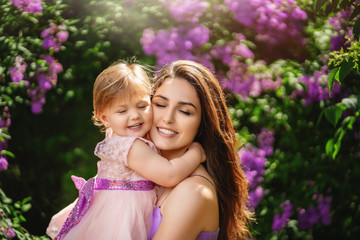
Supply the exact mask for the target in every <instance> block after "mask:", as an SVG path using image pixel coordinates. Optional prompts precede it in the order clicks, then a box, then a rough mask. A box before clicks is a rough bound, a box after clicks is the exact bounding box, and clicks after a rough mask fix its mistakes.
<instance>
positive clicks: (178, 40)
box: [141, 25, 211, 66]
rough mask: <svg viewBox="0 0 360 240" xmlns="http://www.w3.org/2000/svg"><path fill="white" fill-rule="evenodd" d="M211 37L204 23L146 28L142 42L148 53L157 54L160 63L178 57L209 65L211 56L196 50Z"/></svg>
mask: <svg viewBox="0 0 360 240" xmlns="http://www.w3.org/2000/svg"><path fill="white" fill-rule="evenodd" d="M209 37H210V30H209V29H208V28H206V27H205V26H203V25H195V26H192V27H186V26H181V27H173V28H171V29H169V30H159V31H157V32H155V31H154V30H152V29H145V30H144V32H143V36H142V38H141V44H142V46H143V48H144V52H145V53H146V54H155V55H156V57H157V63H158V65H161V66H162V65H164V64H167V63H170V62H172V61H174V60H178V59H188V60H196V61H198V62H200V63H203V64H204V65H205V66H209V65H211V64H210V57H209V56H208V57H207V56H202V55H201V54H200V53H197V52H196V49H198V48H201V47H202V46H203V45H204V44H205V43H206V42H207V41H208V40H209Z"/></svg>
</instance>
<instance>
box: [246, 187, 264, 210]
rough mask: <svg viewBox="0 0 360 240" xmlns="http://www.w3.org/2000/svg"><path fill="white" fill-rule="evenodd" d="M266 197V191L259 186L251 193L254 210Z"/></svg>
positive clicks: (250, 202)
mask: <svg viewBox="0 0 360 240" xmlns="http://www.w3.org/2000/svg"><path fill="white" fill-rule="evenodd" d="M264 195H265V190H264V189H263V188H262V187H261V186H257V187H256V188H255V189H251V190H250V191H249V204H250V207H251V208H252V209H254V208H256V207H257V206H258V205H259V203H260V201H261V199H262V197H263V196H264Z"/></svg>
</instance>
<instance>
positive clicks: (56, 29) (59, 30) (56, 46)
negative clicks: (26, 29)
mask: <svg viewBox="0 0 360 240" xmlns="http://www.w3.org/2000/svg"><path fill="white" fill-rule="evenodd" d="M41 37H42V38H43V39H44V41H43V48H44V49H53V50H54V51H55V52H58V51H59V50H60V47H61V46H62V44H63V43H64V42H66V40H67V39H68V37H69V33H68V32H67V31H65V25H64V24H61V25H56V24H55V23H53V22H51V23H50V27H49V28H47V29H44V30H43V31H42V32H41Z"/></svg>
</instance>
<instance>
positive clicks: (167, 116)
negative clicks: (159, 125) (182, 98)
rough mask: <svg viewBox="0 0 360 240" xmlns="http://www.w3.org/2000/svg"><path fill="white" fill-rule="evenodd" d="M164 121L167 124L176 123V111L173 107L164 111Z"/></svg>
mask: <svg viewBox="0 0 360 240" xmlns="http://www.w3.org/2000/svg"><path fill="white" fill-rule="evenodd" d="M163 121H164V122H165V123H166V124H170V123H174V122H175V117H174V111H172V110H171V109H168V110H167V111H166V112H165V113H164V117H163Z"/></svg>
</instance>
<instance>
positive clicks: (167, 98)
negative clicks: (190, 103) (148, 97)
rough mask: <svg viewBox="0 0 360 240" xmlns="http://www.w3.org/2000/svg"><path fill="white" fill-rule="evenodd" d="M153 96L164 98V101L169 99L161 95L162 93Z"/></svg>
mask: <svg viewBox="0 0 360 240" xmlns="http://www.w3.org/2000/svg"><path fill="white" fill-rule="evenodd" d="M155 97H159V98H162V99H164V100H166V101H169V99H168V98H167V97H165V96H163V95H155V96H153V98H155Z"/></svg>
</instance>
